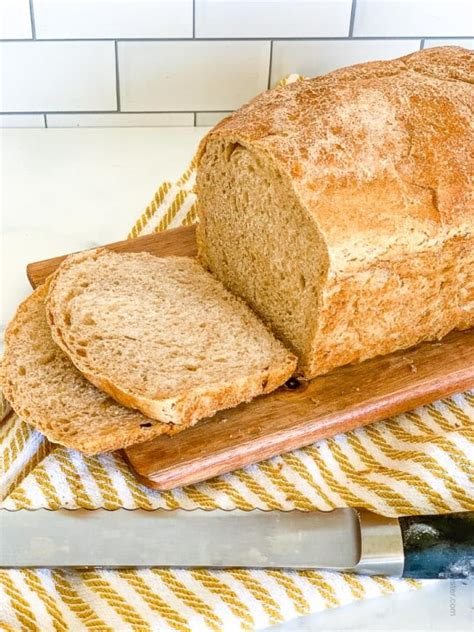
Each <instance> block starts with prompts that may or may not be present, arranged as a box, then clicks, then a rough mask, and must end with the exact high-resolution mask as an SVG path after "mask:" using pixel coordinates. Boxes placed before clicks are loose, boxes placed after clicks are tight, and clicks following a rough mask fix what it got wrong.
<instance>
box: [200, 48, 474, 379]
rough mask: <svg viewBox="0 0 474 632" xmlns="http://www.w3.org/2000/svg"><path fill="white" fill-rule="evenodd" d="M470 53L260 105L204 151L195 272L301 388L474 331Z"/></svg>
mask: <svg viewBox="0 0 474 632" xmlns="http://www.w3.org/2000/svg"><path fill="white" fill-rule="evenodd" d="M473 82H474V54H473V53H472V52H470V51H467V50H464V49H462V48H456V47H445V48H433V49H428V50H424V51H422V52H419V53H415V54H413V55H409V56H407V57H402V58H401V59H396V60H393V61H387V62H374V63H367V64H361V65H357V66H353V67H350V68H346V69H342V70H338V71H336V72H333V73H330V74H329V75H326V76H325V77H320V78H315V79H311V80H305V81H301V82H297V83H293V84H291V85H288V86H286V87H281V88H277V89H274V90H271V91H268V92H265V93H264V94H262V95H260V96H258V97H257V98H256V99H254V100H253V101H251V102H250V103H249V104H247V105H245V106H244V107H242V108H240V110H238V111H237V112H235V113H234V114H232V115H231V116H229V117H227V118H225V119H224V120H223V121H222V122H220V123H219V124H218V125H217V126H216V127H215V128H214V129H213V130H211V132H210V133H209V134H208V135H207V137H206V138H205V139H204V140H203V142H202V144H201V147H200V152H199V166H198V177H197V194H198V213H199V219H200V224H199V227H198V241H199V252H200V258H201V261H202V262H203V263H204V265H205V266H206V267H207V268H208V269H209V270H210V271H211V272H213V273H214V274H215V275H216V276H217V277H218V278H219V279H220V280H221V281H222V282H223V283H224V284H225V285H226V286H227V287H228V288H229V289H230V290H231V291H232V292H233V293H235V294H236V295H238V296H241V297H242V298H244V299H245V300H246V301H247V302H248V303H249V304H250V305H251V307H252V308H253V309H254V310H255V311H256V312H257V314H258V315H259V316H260V317H261V318H262V319H263V320H264V321H265V322H266V323H267V324H268V325H269V326H270V327H271V328H272V329H273V331H274V332H275V334H276V335H277V336H278V337H279V338H280V339H281V340H282V341H283V342H285V343H286V345H287V346H288V347H289V348H291V349H292V350H293V351H294V352H295V353H296V354H297V355H298V356H299V371H300V372H301V373H302V374H303V375H305V376H306V377H312V376H314V375H317V374H320V373H324V372H326V371H328V370H330V369H331V368H333V367H336V366H339V365H343V364H346V363H349V362H355V361H360V360H363V359H365V358H369V357H372V356H375V355H378V354H385V353H390V352H392V351H394V350H397V349H401V348H405V347H409V346H412V345H415V344H417V343H418V342H420V341H422V340H429V339H438V338H441V337H442V336H444V335H445V334H447V333H448V332H449V331H451V330H452V329H455V328H458V329H462V328H468V327H471V326H472V325H473V324H474V242H473V234H474V208H473V187H472V176H473V172H474V162H473V149H474V133H473V129H474V128H473V124H472V121H473V103H474V86H473Z"/></svg>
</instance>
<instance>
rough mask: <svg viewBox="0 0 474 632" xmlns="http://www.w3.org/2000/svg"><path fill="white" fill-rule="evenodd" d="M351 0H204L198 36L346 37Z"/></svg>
mask: <svg viewBox="0 0 474 632" xmlns="http://www.w3.org/2000/svg"><path fill="white" fill-rule="evenodd" d="M351 8H352V0H312V1H311V0H310V1H308V0H293V1H292V2H291V5H290V2H288V1H287V0H247V1H245V0H244V1H243V2H242V0H201V1H198V2H197V3H196V37H214V38H222V37H346V36H347V34H348V32H349V25H350V19H351Z"/></svg>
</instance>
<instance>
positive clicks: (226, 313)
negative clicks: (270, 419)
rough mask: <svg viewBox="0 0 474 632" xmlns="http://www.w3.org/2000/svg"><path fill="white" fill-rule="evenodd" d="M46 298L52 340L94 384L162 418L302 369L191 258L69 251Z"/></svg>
mask: <svg viewBox="0 0 474 632" xmlns="http://www.w3.org/2000/svg"><path fill="white" fill-rule="evenodd" d="M46 304H47V314H48V319H49V323H50V326H51V331H52V335H53V338H54V340H55V342H56V343H57V344H58V345H59V346H60V347H61V348H62V349H63V351H64V352H65V353H66V354H67V355H68V356H69V358H70V359H71V361H72V362H73V363H74V365H75V366H76V367H77V368H78V369H79V370H80V371H81V372H82V373H83V374H84V375H85V376H86V377H87V378H88V379H89V380H90V381H91V382H92V383H93V384H95V385H96V386H97V387H98V388H100V389H101V390H103V391H105V392H107V393H108V394H109V395H111V396H112V397H113V398H114V399H116V400H117V401H120V402H121V403H122V404H124V405H126V406H130V407H133V408H137V409H139V410H141V411H142V412H143V413H144V414H146V415H147V416H149V417H152V418H154V419H158V420H160V421H163V422H166V423H173V424H179V425H189V424H192V423H195V422H196V421H197V420H198V419H200V418H202V417H207V416H210V415H212V414H214V413H215V412H216V411H217V410H220V409H223V408H229V407H232V406H236V405H237V404H240V403H241V402H244V401H249V400H250V399H252V398H253V397H255V396H257V395H260V394H263V393H269V392H271V391H272V390H274V389H275V388H277V387H278V386H280V385H281V384H282V383H284V382H285V381H286V380H287V379H288V377H290V376H291V374H292V373H293V372H294V370H295V367H296V358H295V357H294V356H293V355H292V354H291V353H290V352H288V351H287V350H286V349H285V348H284V346H283V345H282V344H281V343H280V342H279V341H277V340H276V339H275V338H274V336H273V335H272V334H271V333H270V332H269V331H268V329H267V328H266V327H265V325H263V324H262V323H261V322H260V321H259V320H258V318H257V317H256V316H255V315H254V314H253V313H252V311H251V310H250V309H249V308H248V307H247V305H245V304H244V302H243V301H241V300H240V299H237V298H235V297H234V296H232V295H231V294H230V293H229V292H228V291H227V290H225V289H224V287H223V286H222V284H221V283H220V282H218V281H217V280H215V279H214V278H213V277H212V276H211V275H210V274H209V273H208V272H206V271H205V270H204V269H203V268H202V267H201V266H200V265H199V264H198V263H196V262H195V261H194V260H192V259H190V258H187V257H166V258H158V257H154V256H152V255H150V254H147V253H122V254H117V253H114V252H111V251H108V250H105V249H100V250H95V251H89V252H86V253H81V254H78V255H72V256H71V257H69V258H68V259H66V261H65V262H64V263H63V264H62V265H61V266H60V268H59V269H58V271H57V272H56V273H55V275H54V276H53V278H52V281H51V284H50V288H49V292H48V297H47V301H46Z"/></svg>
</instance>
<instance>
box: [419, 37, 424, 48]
mask: <svg viewBox="0 0 474 632" xmlns="http://www.w3.org/2000/svg"><path fill="white" fill-rule="evenodd" d="M424 47H425V39H424V38H423V39H422V40H421V42H420V50H423V49H424Z"/></svg>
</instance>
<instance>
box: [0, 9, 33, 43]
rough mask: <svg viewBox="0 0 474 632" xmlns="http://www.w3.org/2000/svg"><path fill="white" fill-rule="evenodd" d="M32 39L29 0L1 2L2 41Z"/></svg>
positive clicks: (0, 30) (0, 26)
mask: <svg viewBox="0 0 474 632" xmlns="http://www.w3.org/2000/svg"><path fill="white" fill-rule="evenodd" d="M30 37H31V15H30V3H29V0H1V1H0V39H28V38H30Z"/></svg>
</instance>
